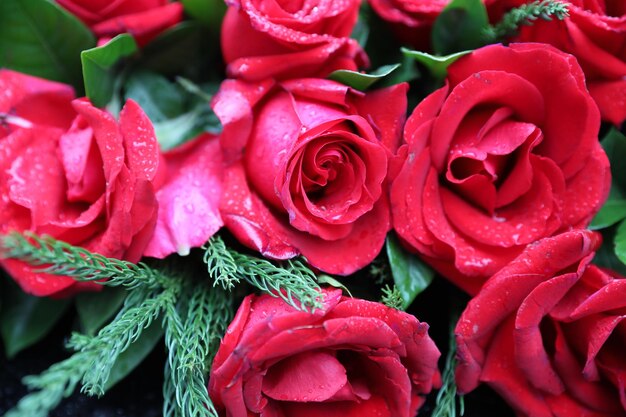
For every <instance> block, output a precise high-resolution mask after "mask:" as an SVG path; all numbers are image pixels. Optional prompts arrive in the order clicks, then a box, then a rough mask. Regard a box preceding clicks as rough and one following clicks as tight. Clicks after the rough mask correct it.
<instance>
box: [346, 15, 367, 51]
mask: <svg viewBox="0 0 626 417" xmlns="http://www.w3.org/2000/svg"><path fill="white" fill-rule="evenodd" d="M369 35H370V28H369V25H368V24H367V20H366V19H364V17H363V12H361V13H360V14H359V19H358V20H357V21H356V24H355V25H354V28H353V29H352V33H351V34H350V37H351V38H352V39H354V40H356V41H357V42H358V43H359V45H361V47H362V48H365V45H366V44H367V40H368V38H369Z"/></svg>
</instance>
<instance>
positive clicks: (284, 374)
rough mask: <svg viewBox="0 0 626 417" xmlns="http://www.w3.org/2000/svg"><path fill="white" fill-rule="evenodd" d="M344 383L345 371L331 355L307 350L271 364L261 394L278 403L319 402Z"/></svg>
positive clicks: (333, 393) (345, 381)
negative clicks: (279, 401)
mask: <svg viewBox="0 0 626 417" xmlns="http://www.w3.org/2000/svg"><path fill="white" fill-rule="evenodd" d="M347 382H348V378H347V375H346V369H345V368H344V367H343V365H342V364H341V363H340V362H339V361H338V360H337V358H335V356H334V355H331V354H330V353H326V352H323V351H310V352H303V353H299V354H295V355H291V356H289V357H287V358H285V359H283V360H282V361H280V362H278V363H276V364H274V365H272V366H271V367H270V368H269V369H268V370H267V373H266V374H265V378H263V393H264V394H266V395H268V396H269V397H270V398H273V399H275V400H281V401H297V402H308V401H312V402H322V401H325V400H327V399H329V398H330V397H332V396H333V395H335V393H336V392H337V391H339V390H340V389H341V388H342V387H343V386H345V385H346V383H347Z"/></svg>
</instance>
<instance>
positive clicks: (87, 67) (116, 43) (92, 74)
mask: <svg viewBox="0 0 626 417" xmlns="http://www.w3.org/2000/svg"><path fill="white" fill-rule="evenodd" d="M135 52H137V43H136V42H135V39H133V37H132V36H131V35H129V34H127V33H124V34H122V35H118V36H116V37H114V38H113V39H111V40H110V41H109V42H107V43H106V44H105V45H102V46H98V47H96V48H92V49H88V50H86V51H83V52H81V54H80V59H81V62H82V64H83V78H84V80H85V93H86V94H87V97H88V98H89V99H90V100H91V102H92V103H93V105H94V106H97V107H104V106H106V105H107V104H108V103H109V101H110V100H111V98H112V97H113V93H114V88H113V87H114V85H115V78H116V72H115V67H116V65H117V64H118V62H120V60H121V59H122V58H125V57H128V56H130V55H132V54H134V53H135Z"/></svg>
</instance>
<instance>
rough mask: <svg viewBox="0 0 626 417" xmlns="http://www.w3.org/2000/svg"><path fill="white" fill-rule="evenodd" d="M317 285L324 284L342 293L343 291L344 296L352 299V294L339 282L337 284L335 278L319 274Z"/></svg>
mask: <svg viewBox="0 0 626 417" xmlns="http://www.w3.org/2000/svg"><path fill="white" fill-rule="evenodd" d="M317 283H318V284H322V285H324V284H326V285H330V286H331V287H333V288H339V289H341V290H342V291H344V292H345V293H346V294H348V295H349V296H350V297H352V294H351V293H350V290H349V289H348V288H347V287H346V286H345V285H343V284H342V283H341V282H339V281H338V280H336V279H335V278H333V277H331V276H330V275H326V274H320V275H318V276H317Z"/></svg>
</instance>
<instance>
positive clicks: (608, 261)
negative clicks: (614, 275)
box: [593, 226, 626, 276]
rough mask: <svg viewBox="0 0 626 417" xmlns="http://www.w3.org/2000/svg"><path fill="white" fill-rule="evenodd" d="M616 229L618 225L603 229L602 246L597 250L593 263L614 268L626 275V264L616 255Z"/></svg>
mask: <svg viewBox="0 0 626 417" xmlns="http://www.w3.org/2000/svg"><path fill="white" fill-rule="evenodd" d="M616 229H617V226H613V227H609V228H607V229H604V230H602V232H601V233H602V246H600V249H599V250H598V251H597V252H596V256H595V257H594V258H593V263H594V264H596V265H598V266H600V267H603V268H609V269H612V270H613V271H616V272H618V273H619V274H621V275H624V276H626V265H624V264H623V263H622V262H620V260H619V259H617V257H616V256H615V244H614V240H615V232H616Z"/></svg>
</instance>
